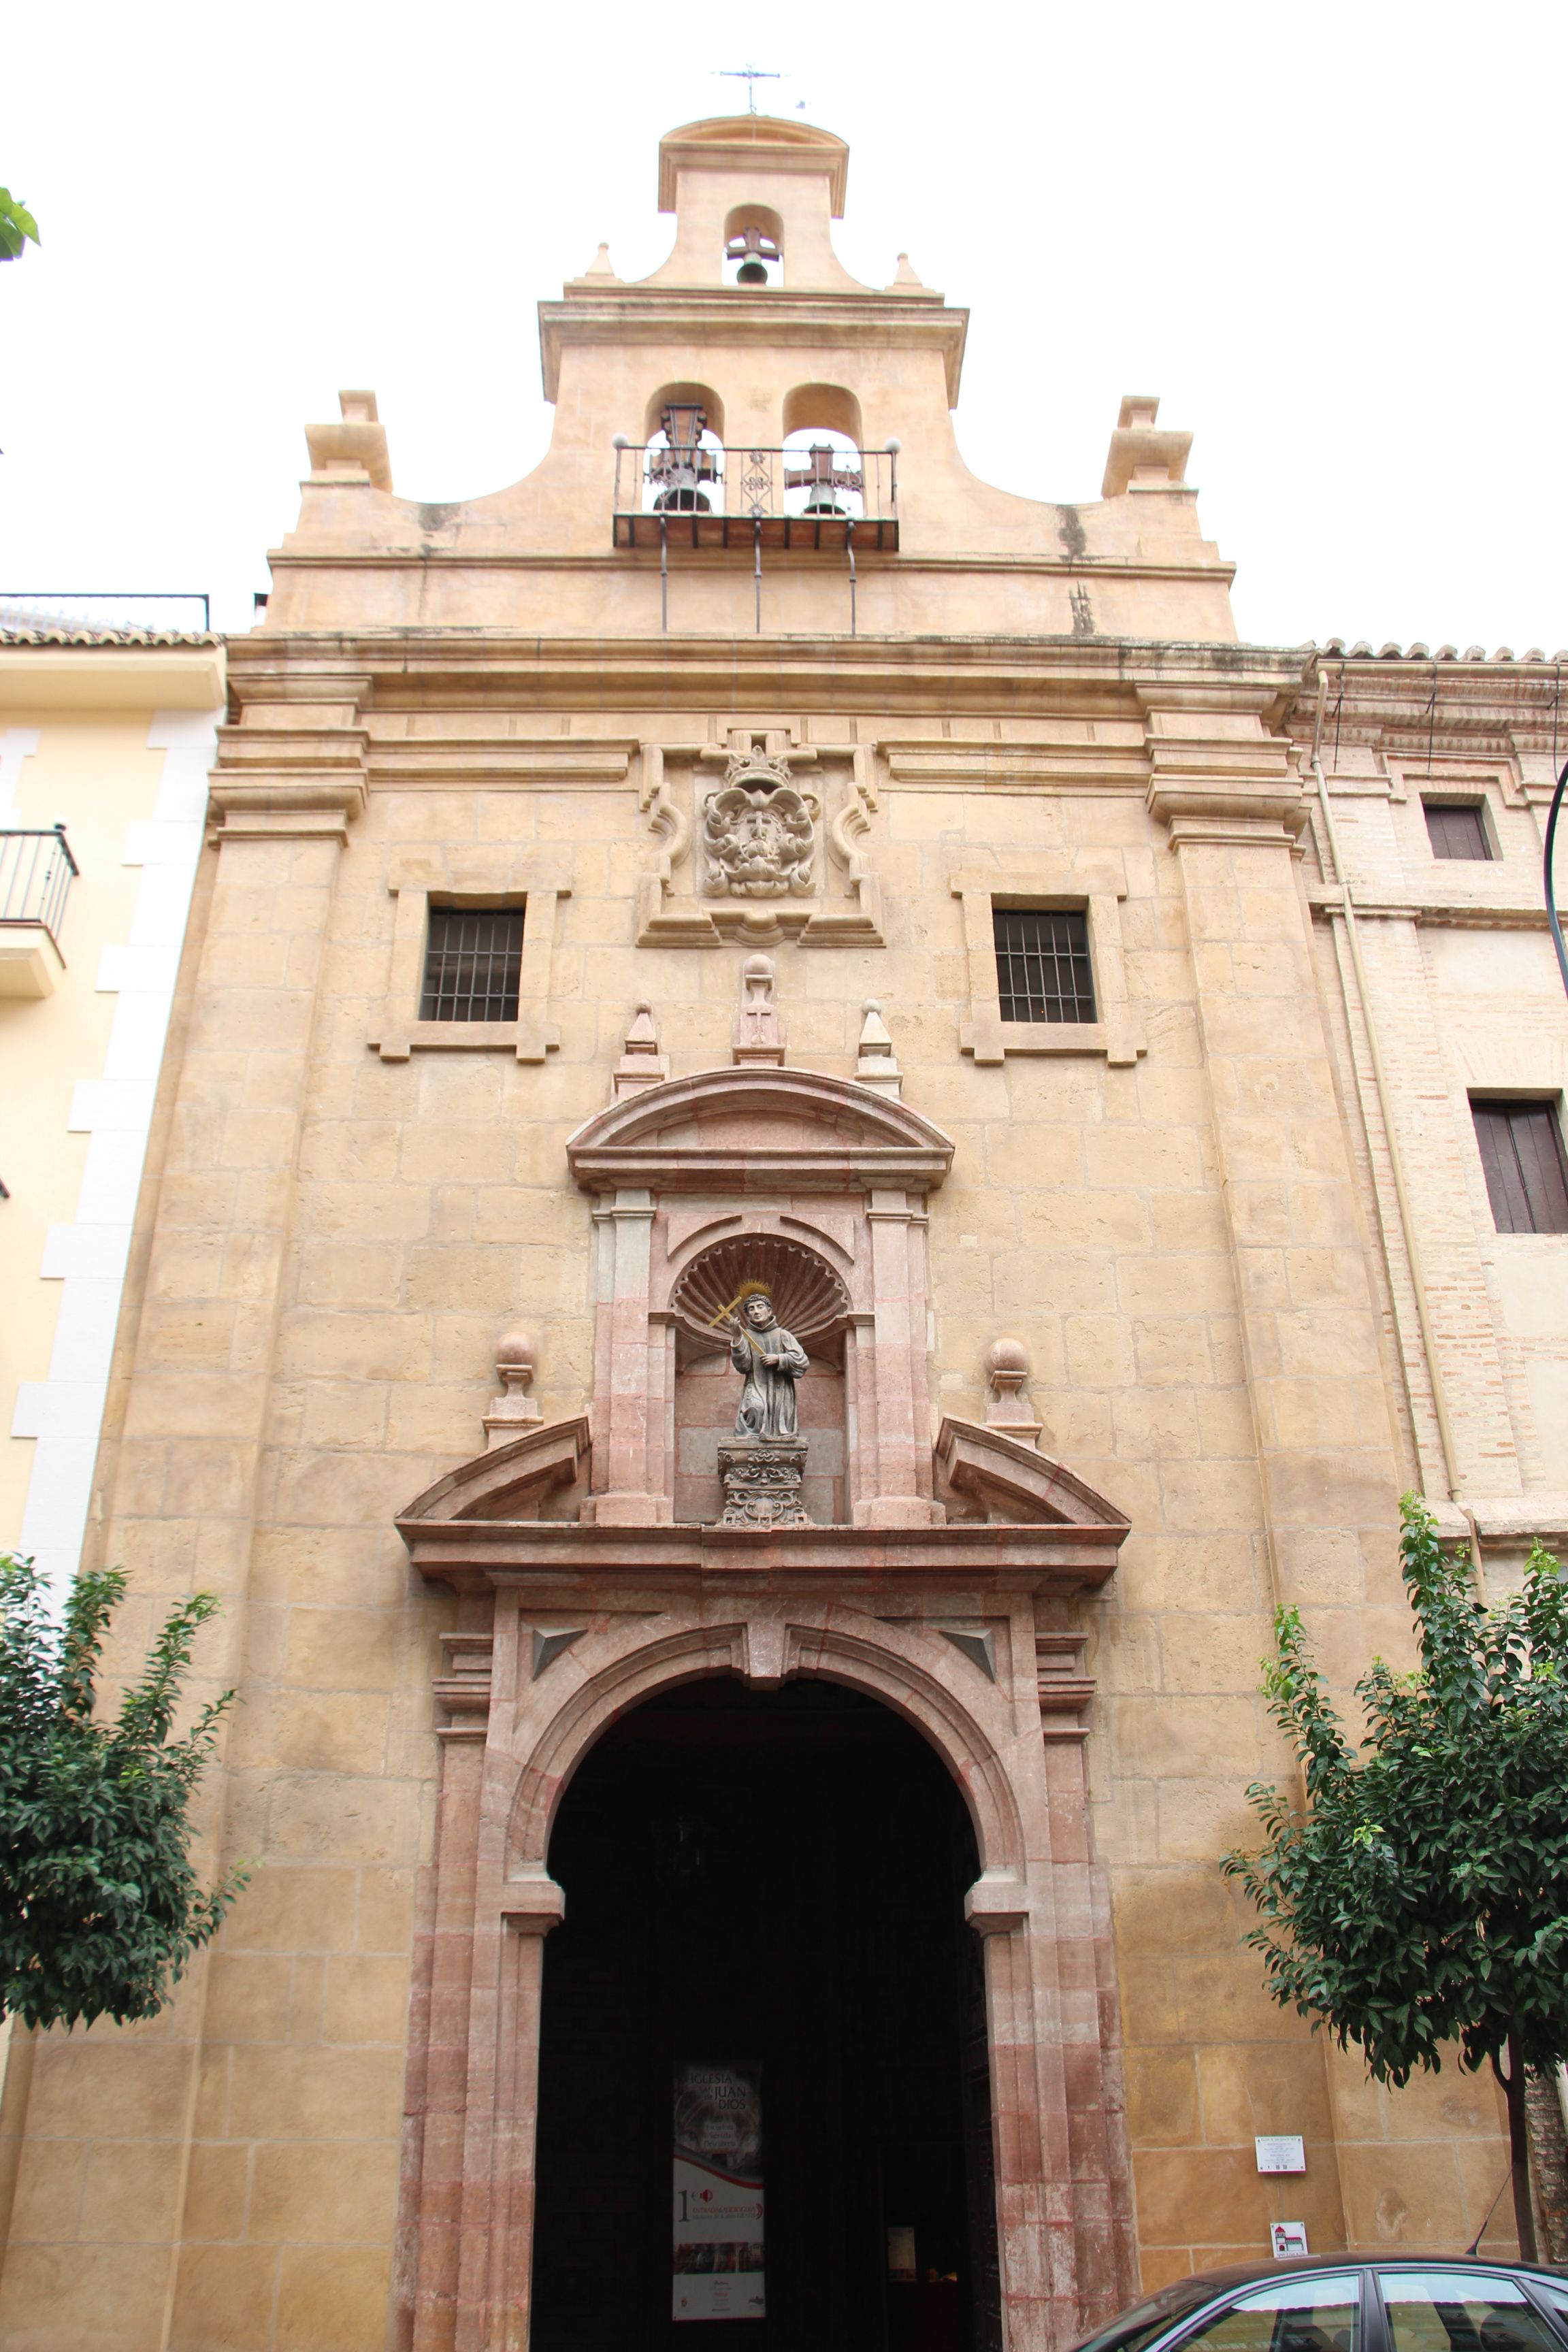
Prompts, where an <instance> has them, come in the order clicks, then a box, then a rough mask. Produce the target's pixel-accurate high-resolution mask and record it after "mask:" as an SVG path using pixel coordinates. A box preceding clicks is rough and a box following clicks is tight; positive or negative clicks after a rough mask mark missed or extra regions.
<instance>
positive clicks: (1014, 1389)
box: [985, 1339, 1041, 1445]
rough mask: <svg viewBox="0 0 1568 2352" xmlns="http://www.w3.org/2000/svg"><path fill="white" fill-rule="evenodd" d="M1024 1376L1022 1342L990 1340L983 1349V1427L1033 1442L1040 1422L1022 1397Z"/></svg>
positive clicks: (1026, 1374)
mask: <svg viewBox="0 0 1568 2352" xmlns="http://www.w3.org/2000/svg"><path fill="white" fill-rule="evenodd" d="M1028 1377H1029V1351H1028V1349H1027V1348H1026V1347H1025V1345H1024V1343H1023V1341H1022V1340H1021V1339H993V1341H992V1342H991V1345H990V1346H989V1348H987V1349H986V1350H985V1426H986V1428H987V1429H1000V1430H1002V1431H1004V1432H1005V1434H1006V1435H1007V1436H1008V1437H1016V1439H1017V1440H1018V1443H1019V1444H1021V1445H1037V1443H1038V1440H1039V1434H1040V1428H1041V1424H1040V1423H1039V1422H1037V1420H1036V1419H1035V1418H1034V1416H1033V1414H1032V1413H1031V1412H1030V1411H1029V1407H1028V1404H1027V1402H1026V1399H1025V1396H1024V1383H1025V1381H1026V1380H1027V1379H1028Z"/></svg>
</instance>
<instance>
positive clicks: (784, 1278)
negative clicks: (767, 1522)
mask: <svg viewBox="0 0 1568 2352" xmlns="http://www.w3.org/2000/svg"><path fill="white" fill-rule="evenodd" d="M758 1283H762V1284H763V1285H764V1286H766V1288H767V1290H768V1293H769V1296H770V1297H771V1298H772V1300H773V1311H774V1313H775V1315H776V1316H777V1318H778V1320H779V1322H780V1323H781V1324H782V1325H783V1326H784V1328H785V1330H787V1331H789V1332H791V1333H793V1334H794V1336H795V1339H798V1340H799V1341H800V1343H801V1346H802V1347H803V1348H804V1349H805V1354H806V1360H807V1363H808V1366H809V1370H807V1372H806V1373H805V1377H804V1378H803V1379H802V1380H800V1381H798V1382H797V1383H796V1387H795V1410H796V1415H797V1422H798V1434H799V1436H800V1437H801V1438H803V1439H804V1440H805V1446H806V1458H805V1473H804V1477H803V1482H802V1498H803V1501H804V1504H805V1513H806V1516H807V1517H808V1518H810V1519H811V1520H813V1521H814V1522H815V1523H816V1525H817V1526H819V1527H845V1526H847V1524H848V1522H849V1516H850V1502H851V1496H850V1494H849V1490H848V1441H847V1385H846V1362H845V1339H846V1334H847V1331H848V1329H849V1322H850V1305H849V1294H848V1291H847V1288H846V1287H845V1284H844V1281H843V1278H842V1276H840V1275H839V1274H838V1273H837V1270H836V1269H835V1268H834V1267H833V1266H832V1265H830V1264H829V1263H828V1261H827V1259H826V1257H825V1256H823V1255H821V1254H820V1253H818V1252H817V1251H816V1250H813V1249H810V1248H808V1247H807V1246H806V1245H805V1244H804V1243H802V1242H797V1241H794V1240H790V1239H787V1238H784V1237H783V1236H780V1235H777V1234H731V1235H729V1236H727V1237H726V1238H725V1239H724V1240H722V1241H721V1242H717V1243H715V1244H712V1245H711V1246H710V1248H708V1249H705V1250H703V1251H701V1252H700V1253H699V1254H698V1255H696V1256H695V1257H693V1258H692V1259H691V1260H690V1262H689V1264H688V1265H685V1266H684V1267H683V1268H682V1269H681V1271H680V1273H679V1276H677V1278H676V1281H675V1285H674V1288H673V1290H672V1293H671V1297H670V1307H671V1310H672V1312H673V1315H674V1318H675V1326H676V1337H675V1463H674V1516H675V1518H676V1521H677V1523H678V1524H685V1525H687V1526H711V1525H712V1524H714V1522H716V1521H717V1520H718V1518H719V1517H720V1514H721V1510H722V1508H723V1504H724V1494H723V1487H722V1485H721V1478H720V1471H719V1448H720V1446H721V1445H723V1444H729V1443H730V1442H731V1440H732V1439H733V1438H734V1435H735V1410H736V1406H737V1403H738V1402H739V1398H740V1376H739V1374H738V1373H737V1371H736V1370H735V1367H734V1364H733V1362H732V1361H731V1349H730V1332H731V1326H730V1324H729V1322H728V1320H727V1319H726V1310H727V1309H731V1310H732V1309H733V1307H734V1305H735V1302H736V1301H737V1300H738V1299H739V1298H741V1297H742V1295H743V1291H744V1289H745V1288H746V1287H749V1286H754V1285H756V1284H758Z"/></svg>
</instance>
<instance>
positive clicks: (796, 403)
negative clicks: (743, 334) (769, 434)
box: [784, 383, 866, 517]
mask: <svg viewBox="0 0 1568 2352" xmlns="http://www.w3.org/2000/svg"><path fill="white" fill-rule="evenodd" d="M861 431H862V427H861V422H860V404H859V402H858V400H857V398H856V397H855V394H853V393H852V392H850V391H849V390H847V387H846V386H845V385H843V384H837V383H803V384H796V385H795V389H794V390H793V391H791V392H789V393H787V394H785V395H784V512H785V513H786V514H804V515H811V514H832V515H846V516H850V517H856V516H859V515H863V514H864V513H865V511H866V498H865V489H866V476H865V467H864V466H863V464H862V461H861V457H860V451H861V446H862V443H861Z"/></svg>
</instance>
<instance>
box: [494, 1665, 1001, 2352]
mask: <svg viewBox="0 0 1568 2352" xmlns="http://www.w3.org/2000/svg"><path fill="white" fill-rule="evenodd" d="M549 1866H550V1873H551V1875H552V1878H554V1879H555V1880H556V1881H557V1882H558V1883H559V1885H561V1886H562V1887H563V1889H564V1891H565V1897H566V1910H565V1919H564V1922H563V1925H562V1926H561V1927H559V1928H557V1929H556V1930H555V1932H554V1934H553V1935H552V1937H551V1938H550V1940H549V1943H548V1946H547V1948H546V1950H545V1954H544V1981H543V2006H542V2038H541V2047H540V2074H539V2110H538V2113H539V2122H538V2145H537V2171H536V2179H537V2184H538V2189H537V2198H538V2201H537V2207H536V2214H535V2231H534V2277H533V2296H532V2331H531V2347H532V2352H568V2347H571V2352H587V2347H595V2352H598V2347H604V2352H610V2347H616V2352H622V2347H626V2346H627V2345H633V2344H635V2345H638V2346H650V2345H668V2346H670V2347H682V2346H684V2347H689V2352H698V2347H700V2352H723V2347H726V2346H732V2347H735V2352H768V2347H784V2346H789V2347H795V2346H797V2345H802V2346H804V2345H805V2344H807V2343H809V2344H811V2345H812V2346H813V2347H822V2352H838V2347H843V2348H844V2352H851V2347H853V2352H870V2347H888V2352H991V2347H993V2346H994V2345H997V2344H999V2343H1000V2340H1001V2338H1000V2324H999V2318H998V2310H999V2287H998V2278H997V2254H996V2226H995V2213H994V2194H993V2189H992V2176H991V2115H990V2085H989V2070H988V2061H987V2050H986V2036H985V2022H984V2015H985V2012H984V1982H983V1972H982V1965H981V1961H982V1956H981V1950H980V1943H979V1938H978V1937H975V1936H974V1935H973V1932H972V1930H971V1929H970V1928H969V1927H967V1926H966V1925H965V1923H964V1919H963V1896H964V1892H965V1890H966V1889H967V1888H968V1887H969V1886H971V1885H973V1881H974V1879H975V1877H976V1875H977V1873H978V1869H979V1858H978V1855H977V1853H976V1848H975V1841H974V1834H973V1829H972V1827H971V1824H970V1821H969V1817H968V1814H967V1812H966V1810H965V1808H964V1805H963V1801H962V1799H961V1798H960V1796H959V1793H958V1790H957V1789H956V1788H955V1786H954V1785H953V1782H952V1780H951V1778H950V1777H949V1775H948V1773H947V1771H946V1769H944V1767H943V1765H942V1762H941V1760H940V1759H938V1757H937V1756H936V1754H935V1753H934V1752H933V1750H932V1749H931V1748H930V1747H929V1746H928V1745H927V1744H926V1742H925V1741H924V1740H922V1739H921V1738H920V1736H919V1735H918V1733H916V1732H915V1731H913V1730H911V1729H910V1727H909V1726H908V1725H907V1724H906V1723H904V1722H903V1721H902V1720H901V1719H900V1717H897V1716H895V1715H894V1714H893V1713H892V1712H891V1710H890V1709H889V1708H887V1707H885V1706H881V1705H879V1703H878V1702H877V1701H876V1700H874V1699H871V1698H869V1697H868V1696H864V1695H863V1694H861V1693H858V1692H855V1691H851V1690H848V1689H847V1688H844V1687H842V1686H840V1685H837V1684H834V1683H830V1682H827V1681H825V1680H821V1679H816V1678H809V1677H803V1678H799V1679H795V1680H793V1681H790V1682H786V1683H784V1685H782V1687H775V1688H773V1689H771V1690H763V1691H761V1692H759V1691H757V1690H755V1689H754V1688H752V1686H750V1685H747V1684H746V1683H744V1682H742V1681H741V1680H740V1679H739V1678H738V1677H733V1676H728V1675H721V1676H711V1675H710V1676H708V1677H705V1678H704V1679H703V1680H701V1681H700V1682H696V1683H688V1684H684V1685H679V1686H678V1687H676V1688H675V1689H673V1690H669V1691H666V1692H663V1693H660V1694H659V1695H658V1696H654V1697H652V1698H650V1699H648V1700H647V1701H646V1702H645V1703H644V1704H643V1705H641V1706H637V1707H636V1708H634V1709H633V1710H632V1711H631V1712H630V1713H628V1714H627V1715H626V1716H625V1717H622V1718H621V1720H620V1721H619V1722H618V1723H616V1725H614V1726H613V1727H611V1728H610V1729H609V1730H608V1731H607V1732H606V1733H605V1735H604V1737H603V1738H601V1739H600V1740H599V1741H598V1742H597V1744H596V1745H595V1748H593V1749H592V1750H591V1752H590V1753H589V1755H588V1756H587V1757H586V1758H585V1759H584V1762H583V1763H582V1765H581V1766H580V1768H579V1769H578V1771H577V1773H576V1775H575V1777H574V1780H573V1781H572V1783H571V1786H570V1787H569V1789H568V1790H567V1791H566V1793H565V1796H564V1797H563V1800H562V1802H561V1807H560V1811H559V1813H558V1815H557V1818H556V1821H555V1824H554V1827H553V1830H552V1835H551V1842H550V1853H549ZM678 2099H679V2104H680V2112H681V2123H680V2126H679V2128H680V2132H681V2137H682V2139H683V2143H684V2145H685V2147H686V2149H687V2151H688V2153H687V2155H686V2156H683V2157H682V2158H681V2162H682V2166H683V2167H686V2166H687V2165H688V2164H689V2158H690V2157H691V2155H692V2154H693V2153H695V2154H696V2157H697V2163H698V2173H699V2174H700V2171H701V2167H702V2163H703V2161H704V2158H703V2154H702V2151H703V2150H704V2149H706V2150H707V2151H708V2156H707V2159H706V2160H707V2162H708V2165H709V2169H710V2172H711V2175H712V2178H713V2179H714V2180H715V2182H716V2183H717V2184H718V2186H719V2187H720V2188H721V2189H724V2187H725V2185H726V2182H727V2181H728V2182H733V2181H736V2180H740V2179H752V2178H755V2177H756V2175H757V2173H758V2172H759V2171H760V2174H761V2179H762V2182H763V2189H762V2195H761V2199H760V2201H761V2203H762V2205H763V2215H762V2217H761V2221H760V2225H759V2226H760V2239H759V2238H755V2237H753V2238H749V2239H747V2240H740V2239H734V2238H731V2239H729V2240H725V2241H720V2242H719V2244H723V2245H729V2244H736V2245H738V2244H740V2243H748V2242H749V2244H750V2245H751V2247H752V2251H751V2252H748V2253H745V2254H740V2253H730V2252H720V2251H718V2246H717V2245H715V2242H714V2241H713V2240H712V2238H711V2236H710V2235H704V2233H703V2232H702V2231H701V2229H700V2227H699V2228H698V2229H695V2230H693V2231H691V2232H690V2234H689V2237H687V2238H683V2237H682V2234H681V2232H680V2231H678V2229H677V2228H676V2226H675V2223H676V2219H677V2216H678V2214H679V2210H680V2204H679V2198H678V2192H677V2185H676V2184H677V2179H678V2176H677V2171H676V2154H675V2136H676V2129H677V2125H676V2111H677V2104H678ZM759 2124H760V2134H761V2157H760V2165H759V2163H758V2162H757V2160H756V2154H755V2150H754V2147H752V2137H753V2135H754V2134H755V2132H756V2129H757V2126H758V2125H759ZM696 2177H698V2176H697V2175H694V2174H693V2173H692V2172H691V2171H690V2170H689V2169H683V2170H682V2171H681V2173H680V2174H679V2179H682V2180H684V2181H686V2183H687V2184H688V2188H687V2193H688V2197H689V2195H690V2184H691V2182H692V2180H693V2179H694V2178H696ZM688 2210H689V2209H688ZM738 2226H739V2225H737V2227H738ZM759 2242H760V2244H761V2248H762V2252H761V2253H760V2255H759V2253H758V2252H756V2247H757V2245H758V2243H759ZM678 2243H679V2245H680V2246H681V2247H682V2249H683V2250H682V2251H680V2252H678V2251H677V2247H678ZM710 2248H712V2249H713V2251H711V2252H710ZM759 2262H760V2264H761V2270H760V2273H759V2272H758V2269H757V2265H758V2263H759ZM742 2264H750V2265H751V2269H750V2271H746V2270H743V2269H742V2268H741V2265H742ZM720 2265H721V2266H722V2267H721V2268H716V2266H720ZM759 2299H760V2300H761V2303H762V2305H763V2309H762V2311H761V2313H760V2315H753V2316H734V2317H730V2316H723V2315H718V2314H721V2313H723V2312H724V2311H725V2310H726V2309H727V2310H729V2311H731V2312H733V2311H737V2310H739V2309H740V2308H742V2305H743V2304H747V2303H754V2302H756V2301H757V2300H759ZM678 2301H684V2303H685V2305H687V2307H688V2309H689V2310H690V2312H691V2315H692V2316H693V2317H700V2318H701V2319H702V2320H703V2321H704V2323H705V2324H704V2325H703V2326H702V2327H701V2328H700V2330H699V2331H698V2333H697V2334H696V2335H695V2336H693V2335H692V2334H691V2332H690V2330H689V2326H688V2325H686V2324H684V2323H683V2322H682V2321H681V2320H679V2319H677V2318H676V2317H675V2316H674V2311H675V2307H676V2305H677V2303H678Z"/></svg>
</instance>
